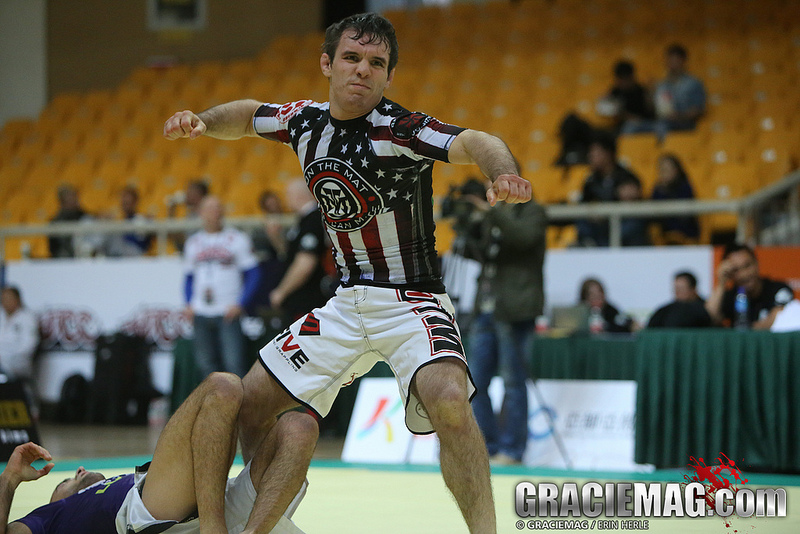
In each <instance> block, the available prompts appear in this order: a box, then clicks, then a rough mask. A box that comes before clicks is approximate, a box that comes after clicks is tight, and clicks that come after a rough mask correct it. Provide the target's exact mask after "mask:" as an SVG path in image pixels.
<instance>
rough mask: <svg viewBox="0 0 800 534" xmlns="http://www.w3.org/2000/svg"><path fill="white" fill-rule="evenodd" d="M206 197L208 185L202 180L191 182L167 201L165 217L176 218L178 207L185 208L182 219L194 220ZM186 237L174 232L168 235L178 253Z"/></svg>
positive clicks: (181, 249) (181, 250)
mask: <svg viewBox="0 0 800 534" xmlns="http://www.w3.org/2000/svg"><path fill="white" fill-rule="evenodd" d="M207 195H208V184H207V183H206V182H204V181H203V180H193V181H191V182H189V185H187V186H186V191H185V192H184V191H179V192H178V193H175V194H174V195H172V196H171V197H169V198H168V199H167V217H169V218H170V219H172V218H175V217H177V216H178V207H179V206H180V205H183V206H184V207H185V208H186V213H185V215H184V217H186V218H187V219H196V218H199V217H200V202H202V200H203V199H204V198H205V197H206V196H207ZM186 237H187V235H186V234H185V233H183V232H176V233H173V234H170V235H169V238H170V240H171V241H172V243H173V244H174V245H175V248H176V249H177V251H178V252H183V246H184V244H185V243H186Z"/></svg>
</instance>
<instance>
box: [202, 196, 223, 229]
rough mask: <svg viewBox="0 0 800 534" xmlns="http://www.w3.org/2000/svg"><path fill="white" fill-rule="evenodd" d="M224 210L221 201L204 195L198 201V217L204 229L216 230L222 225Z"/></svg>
mask: <svg viewBox="0 0 800 534" xmlns="http://www.w3.org/2000/svg"><path fill="white" fill-rule="evenodd" d="M223 215H224V210H223V207H222V202H221V201H220V200H219V199H218V198H216V197H206V198H204V199H203V201H202V202H201V203H200V219H201V220H202V221H203V227H204V228H205V229H206V230H209V231H213V230H217V229H219V228H220V227H221V226H222V217H223Z"/></svg>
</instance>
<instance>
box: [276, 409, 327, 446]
mask: <svg viewBox="0 0 800 534" xmlns="http://www.w3.org/2000/svg"><path fill="white" fill-rule="evenodd" d="M275 431H276V433H277V438H278V446H284V445H288V446H291V447H293V448H297V449H299V450H307V451H309V452H313V451H314V449H315V448H316V446H317V439H318V438H319V425H318V424H317V420H316V419H314V417H313V416H311V415H309V414H307V413H303V412H287V413H285V414H283V415H282V416H281V417H280V419H278V422H277V424H276V425H275Z"/></svg>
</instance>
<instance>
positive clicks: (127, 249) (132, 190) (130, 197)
mask: <svg viewBox="0 0 800 534" xmlns="http://www.w3.org/2000/svg"><path fill="white" fill-rule="evenodd" d="M138 205H139V191H138V190H137V189H136V187H134V186H132V185H128V186H126V187H124V188H123V189H122V191H121V192H120V195H119V208H120V211H121V213H122V218H123V220H125V221H129V222H145V221H147V220H149V219H148V218H147V217H145V216H144V215H142V214H140V213H137V208H138ZM152 242H153V234H144V233H141V232H136V233H130V234H116V235H113V236H110V237H109V238H108V240H107V241H106V244H105V252H106V255H107V256H112V257H121V256H141V255H142V254H145V253H147V251H148V249H149V248H150V244H151V243H152Z"/></svg>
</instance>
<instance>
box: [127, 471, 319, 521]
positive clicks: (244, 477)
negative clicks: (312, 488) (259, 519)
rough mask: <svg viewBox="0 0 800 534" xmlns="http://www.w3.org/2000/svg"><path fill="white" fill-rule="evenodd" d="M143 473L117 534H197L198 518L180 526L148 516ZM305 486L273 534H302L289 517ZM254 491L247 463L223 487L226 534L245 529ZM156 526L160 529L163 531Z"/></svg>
mask: <svg viewBox="0 0 800 534" xmlns="http://www.w3.org/2000/svg"><path fill="white" fill-rule="evenodd" d="M146 475H147V473H146V472H142V473H140V472H138V471H137V473H136V476H135V478H134V484H133V487H132V488H131V489H130V491H128V495H127V496H126V497H125V500H124V501H123V502H122V506H121V507H120V509H119V511H118V512H117V519H116V526H117V533H118V534H130V533H138V532H142V531H144V530H145V529H150V530H147V532H164V533H169V534H198V533H199V532H200V521H199V520H198V519H197V518H194V519H191V520H189V521H184V522H181V523H176V522H175V521H159V520H157V519H155V518H153V516H152V515H150V512H148V511H147V508H145V506H144V503H143V502H142V497H141V493H140V489H141V487H142V484H143V483H144V480H145V478H146ZM307 487H308V482H307V481H306V482H303V487H302V488H300V492H299V493H298V494H297V496H296V497H295V498H294V500H293V501H292V503H291V504H290V505H289V507H288V508H287V509H286V513H284V515H283V516H282V517H281V518H280V520H279V521H278V524H277V525H275V528H273V529H272V531H271V532H272V534H303V531H302V530H300V529H299V528H297V526H296V525H295V524H294V523H292V521H291V519H290V518H291V517H292V514H294V512H295V510H297V507H298V506H299V504H300V501H301V500H302V499H303V497H304V496H305V493H306V488H307ZM256 495H257V494H256V488H255V487H254V486H253V481H252V480H251V479H250V464H249V463H248V464H247V465H246V466H245V467H244V469H242V471H241V473H239V474H238V475H237V476H236V477H235V478H230V479H228V484H227V486H226V487H225V523H226V525H227V527H228V534H239V533H240V532H242V531H243V530H244V527H245V526H247V519H248V518H249V517H250V512H251V511H252V509H253V504H254V503H255V500H256ZM157 525H161V526H162V527H163V529H161V528H159V527H158V526H157Z"/></svg>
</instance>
